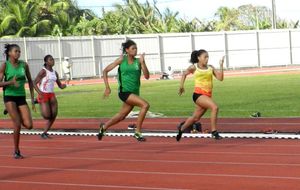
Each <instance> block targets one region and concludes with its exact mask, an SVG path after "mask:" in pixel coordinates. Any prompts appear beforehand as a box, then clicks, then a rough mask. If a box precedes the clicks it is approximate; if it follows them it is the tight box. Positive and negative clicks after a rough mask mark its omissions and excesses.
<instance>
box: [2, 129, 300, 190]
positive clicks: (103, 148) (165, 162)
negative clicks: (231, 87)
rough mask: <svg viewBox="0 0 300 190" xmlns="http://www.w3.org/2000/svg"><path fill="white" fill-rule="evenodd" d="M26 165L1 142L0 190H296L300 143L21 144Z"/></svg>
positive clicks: (64, 140) (124, 140) (28, 140)
mask: <svg viewBox="0 0 300 190" xmlns="http://www.w3.org/2000/svg"><path fill="white" fill-rule="evenodd" d="M21 145H22V152H23V153H24V155H25V156H26V158H25V159H23V160H14V159H12V154H11V153H12V150H13V146H12V136H11V135H0V161H1V162H0V171H1V173H0V189H1V190H20V189H22V190H35V189H39V190H40V189H43V190H49V189H53V190H54V189H55V190H58V189H59V190H78V189H84V190H89V189H91V190H92V189H150V190H151V189H205V190H216V189H222V190H241V189H245V190H252V189H255V190H269V189H270V190H277V189H278V190H282V189H289V190H296V189H299V186H298V184H299V182H300V148H299V146H300V145H299V142H298V141H296V140H270V139H223V140H221V141H215V140H213V139H186V138H184V139H182V141H181V142H180V143H177V142H176V141H175V139H173V138H156V137H155V138H154V137H153V138H150V137H149V138H148V139H147V142H143V143H139V142H136V141H135V139H133V138H132V137H131V138H130V137H105V138H104V139H103V141H101V142H99V141H97V140H96V138H95V137H78V136H77V137H70V136H69V137H64V136H55V137H53V139H50V140H42V139H40V138H39V137H38V136H25V135H23V136H22V141H21Z"/></svg>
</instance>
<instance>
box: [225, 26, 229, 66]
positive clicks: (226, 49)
mask: <svg viewBox="0 0 300 190" xmlns="http://www.w3.org/2000/svg"><path fill="white" fill-rule="evenodd" d="M224 54H225V59H226V69H228V68H229V53H228V39H227V33H226V32H224Z"/></svg>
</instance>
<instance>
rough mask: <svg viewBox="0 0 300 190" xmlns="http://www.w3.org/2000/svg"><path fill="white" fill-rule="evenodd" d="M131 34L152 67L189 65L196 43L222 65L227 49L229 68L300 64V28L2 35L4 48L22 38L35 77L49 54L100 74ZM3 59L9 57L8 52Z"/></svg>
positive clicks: (82, 72) (77, 70) (79, 71)
mask: <svg viewBox="0 0 300 190" xmlns="http://www.w3.org/2000/svg"><path fill="white" fill-rule="evenodd" d="M127 38H130V39H132V40H134V41H135V42H136V43H137V45H138V51H139V53H141V52H145V53H146V63H147V65H148V67H149V70H150V71H151V72H152V73H155V72H161V71H163V70H165V68H167V67H168V66H172V68H173V70H177V71H181V70H182V69H185V68H187V67H188V66H189V63H188V61H189V58H190V53H191V51H192V50H195V49H206V50H207V51H208V52H209V54H210V61H209V62H210V64H212V65H214V66H216V67H218V60H219V59H220V57H221V56H222V55H224V54H226V55H227V57H226V67H227V68H228V69H235V68H242V67H265V66H279V65H293V64H300V30H265V31H241V32H209V33H206V32H205V33H178V34H177V33H176V34H151V35H128V36H89V37H55V38H53V37H49V38H48V37H45V38H19V39H0V50H1V52H3V47H4V44H5V43H17V44H19V45H20V47H21V50H22V59H24V60H26V61H27V62H29V64H30V69H31V72H32V75H33V76H34V77H35V76H36V74H37V73H38V72H39V70H40V69H41V68H42V65H43V57H44V56H45V55H47V54H51V55H53V57H54V58H55V60H56V66H55V67H56V68H55V69H56V70H57V71H58V72H59V73H60V75H61V74H62V71H61V64H60V63H61V62H62V59H63V57H70V59H71V60H72V62H73V68H72V72H73V77H75V78H80V77H95V76H101V74H102V69H103V68H104V67H105V66H107V65H108V64H109V63H111V62H112V61H114V60H115V59H116V58H117V57H118V56H119V55H120V52H121V51H120V48H121V43H122V42H124V41H125V40H126V39H127ZM0 60H4V55H3V54H0ZM116 71H117V70H116V69H115V70H114V71H112V73H111V74H112V75H115V74H116Z"/></svg>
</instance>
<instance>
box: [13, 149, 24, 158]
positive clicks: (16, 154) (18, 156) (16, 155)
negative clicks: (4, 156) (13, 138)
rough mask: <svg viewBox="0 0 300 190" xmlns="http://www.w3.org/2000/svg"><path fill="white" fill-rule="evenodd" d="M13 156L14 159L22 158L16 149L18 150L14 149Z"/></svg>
mask: <svg viewBox="0 0 300 190" xmlns="http://www.w3.org/2000/svg"><path fill="white" fill-rule="evenodd" d="M14 158H15V159H23V158H24V157H23V156H22V155H21V152H20V151H19V150H18V151H15V153H14Z"/></svg>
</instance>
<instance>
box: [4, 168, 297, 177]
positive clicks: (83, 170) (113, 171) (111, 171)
mask: <svg viewBox="0 0 300 190" xmlns="http://www.w3.org/2000/svg"><path fill="white" fill-rule="evenodd" d="M4 167H6V168H11V169H31V170H49V171H70V172H103V173H125V174H143V175H168V176H170V175H174V176H206V177H208V176H210V177H235V178H256V179H285V180H300V177H294V176H268V175H245V174H217V173H190V172H189V173H182V172H156V171H152V172H146V171H129V170H89V169H63V168H46V167H44V168H42V167H16V166H4Z"/></svg>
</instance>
